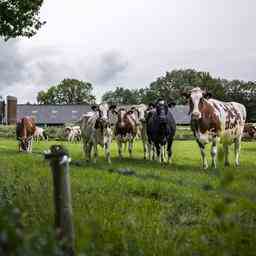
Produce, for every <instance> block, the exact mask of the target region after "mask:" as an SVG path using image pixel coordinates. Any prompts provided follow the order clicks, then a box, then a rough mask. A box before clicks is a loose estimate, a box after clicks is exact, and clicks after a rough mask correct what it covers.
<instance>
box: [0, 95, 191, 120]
mask: <svg viewBox="0 0 256 256" xmlns="http://www.w3.org/2000/svg"><path fill="white" fill-rule="evenodd" d="M1 106H2V107H0V112H1V113H0V116H1V122H2V123H7V124H15V123H16V121H17V120H19V119H21V118H22V117H24V116H31V117H33V118H34V119H35V121H36V123H37V125H63V124H65V123H68V122H75V121H77V120H79V119H80V117H81V116H82V115H83V114H85V113H87V112H89V111H90V110H91V106H90V105H86V104H77V105H38V104H17V98H15V97H11V96H8V97H7V100H6V104H5V103H4V102H2V105H1ZM126 108H129V106H126ZM188 111H189V110H188V106H183V105H177V106H175V107H174V108H173V109H172V113H173V116H174V118H175V120H176V123H177V124H181V125H187V124H189V122H190V116H189V115H188Z"/></svg>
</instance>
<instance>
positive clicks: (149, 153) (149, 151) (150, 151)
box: [148, 142, 153, 160]
mask: <svg viewBox="0 0 256 256" xmlns="http://www.w3.org/2000/svg"><path fill="white" fill-rule="evenodd" d="M152 146H153V145H152V144H151V143H149V142H148V159H149V160H152V159H151V157H152V155H151V153H152Z"/></svg>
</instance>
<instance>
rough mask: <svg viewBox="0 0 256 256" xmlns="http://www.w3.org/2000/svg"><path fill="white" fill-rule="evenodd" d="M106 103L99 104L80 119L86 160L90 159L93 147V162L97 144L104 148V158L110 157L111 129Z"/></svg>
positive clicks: (96, 155) (95, 159) (95, 157)
mask: <svg viewBox="0 0 256 256" xmlns="http://www.w3.org/2000/svg"><path fill="white" fill-rule="evenodd" d="M108 111H109V108H108V104H100V105H99V106H98V107H97V109H94V111H92V112H89V113H88V114H86V115H84V116H83V117H82V119H81V131H82V140H83V149H84V153H85V157H86V160H87V161H90V160H91V151H92V148H93V149H94V162H95V163H96V161H97V158H98V145H100V146H102V148H104V150H105V158H106V160H107V161H108V163H111V159H110V144H111V141H112V129H111V126H110V122H109V118H108Z"/></svg>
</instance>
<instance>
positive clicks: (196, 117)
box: [191, 111, 202, 120]
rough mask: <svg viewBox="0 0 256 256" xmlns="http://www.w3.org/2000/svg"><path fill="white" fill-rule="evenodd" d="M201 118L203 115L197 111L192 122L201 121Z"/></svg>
mask: <svg viewBox="0 0 256 256" xmlns="http://www.w3.org/2000/svg"><path fill="white" fill-rule="evenodd" d="M201 117H202V115H201V113H200V112H199V111H195V112H193V113H192V114H191V119H192V120H199V119H200V118H201Z"/></svg>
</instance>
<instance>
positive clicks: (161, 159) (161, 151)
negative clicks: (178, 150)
mask: <svg viewBox="0 0 256 256" xmlns="http://www.w3.org/2000/svg"><path fill="white" fill-rule="evenodd" d="M159 161H160V163H164V162H165V146H164V145H160V158H159Z"/></svg>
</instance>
